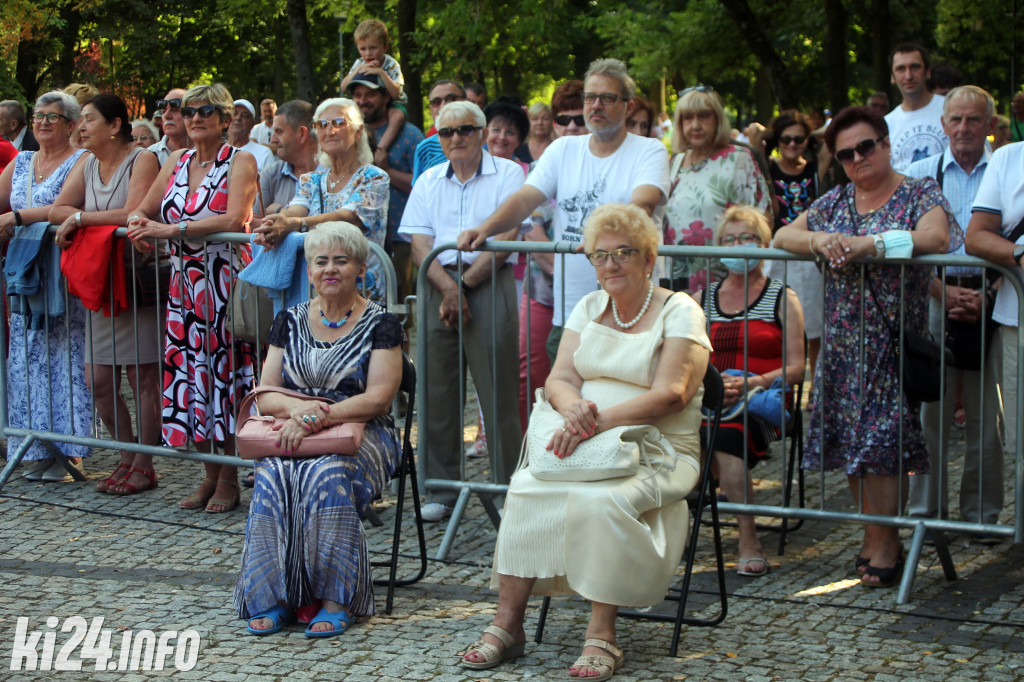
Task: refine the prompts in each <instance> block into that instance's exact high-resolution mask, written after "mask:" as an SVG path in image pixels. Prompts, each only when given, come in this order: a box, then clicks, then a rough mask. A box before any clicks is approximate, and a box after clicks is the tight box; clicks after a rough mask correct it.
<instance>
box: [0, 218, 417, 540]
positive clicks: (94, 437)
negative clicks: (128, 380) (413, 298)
mask: <svg viewBox="0 0 1024 682" xmlns="http://www.w3.org/2000/svg"><path fill="white" fill-rule="evenodd" d="M56 229H57V226H56V225H51V226H50V228H49V231H48V233H47V237H45V238H44V246H46V247H48V246H49V242H48V241H47V240H48V239H50V236H49V235H52V234H53V233H54V232H55V231H56ZM126 233H127V230H126V229H125V228H119V229H117V230H116V231H115V232H114V234H115V236H116V237H124V236H125V235H126ZM250 236H251V235H249V234H247V233H240V232H221V233H215V234H210V235H206V236H203V237H195V238H193V237H190V238H189V241H190V242H200V241H202V242H206V243H209V242H228V243H231V244H248V243H249V238H250ZM126 248H130V246H128V245H126ZM370 251H371V253H372V254H374V255H375V256H377V258H378V259H379V260H380V262H381V265H382V266H383V269H384V275H385V291H386V297H387V306H388V309H389V310H391V311H392V312H395V313H396V314H398V315H400V316H403V315H406V314H407V313H408V306H407V305H405V304H399V303H398V301H397V296H398V284H397V282H398V279H397V276H396V273H395V268H394V264H393V263H392V262H391V258H390V257H389V256H388V255H387V253H386V252H385V251H384V249H383V248H381V247H380V246H379V245H377V244H374V243H372V242H371V243H370ZM232 255H235V251H234V249H232ZM206 257H207V254H206V253H204V260H205V259H206ZM166 258H173V257H172V256H165V257H164V260H165V261H166ZM159 262H160V259H159V257H158V260H157V262H155V263H154V264H153V267H154V268H157V267H158V266H159ZM147 267H148V266H147ZM127 268H131V269H130V270H129V272H131V271H133V270H134V263H132V264H131V265H128V264H126V269H127ZM112 273H113V270H112V271H111V276H113V274H112ZM132 274H133V275H134V272H132ZM45 286H46V283H45V282H44V288H45ZM0 294H2V295H3V296H4V299H5V300H6V280H4V279H3V278H0ZM62 294H63V297H64V301H65V306H66V307H68V306H71V305H73V304H75V302H74V301H73V300H72V298H73V297H72V296H71V295H70V294H69V293H68V290H67V285H66V283H65V284H64V290H63V292H62ZM111 298H112V296H111ZM129 301H131V303H132V306H133V307H134V297H133V295H132V294H131V292H129ZM111 303H112V301H111ZM68 309H69V310H70V308H68ZM165 312H166V311H165ZM85 314H86V332H85V333H86V335H89V334H90V333H91V330H90V328H89V322H90V321H89V318H88V315H89V311H85ZM124 314H127V311H126V313H124ZM162 317H163V316H161V320H160V321H159V322H158V324H160V329H159V330H158V332H159V333H158V338H159V340H160V346H159V349H158V350H159V352H158V355H159V358H160V360H159V361H158V362H160V363H162V361H163V347H164V329H163V319H162ZM110 319H111V322H110V324H111V325H113V318H110ZM50 324H51V322H50V319H49V318H48V317H47V318H44V325H45V326H44V331H46V332H47V335H49V332H50V331H51V328H50ZM59 324H63V325H65V330H67V329H68V328H69V327H70V319H69V315H65V316H64V317H63V318H60V322H59ZM7 334H8V330H7V327H6V326H3V329H2V330H0V335H2V350H3V352H0V376H2V377H3V378H4V381H3V382H2V385H0V420H2V428H0V434H2V435H3V437H4V438H10V437H12V436H13V437H20V438H24V441H23V442H22V443H21V444H20V446H19V447H18V449H17V450H16V451H15V452H14V453H13V454H12V455H9V456H8V458H7V464H6V466H5V467H4V469H3V471H2V472H0V489H2V488H3V486H4V485H6V483H7V481H8V480H10V478H11V476H12V475H13V473H14V471H15V468H16V467H17V466H18V464H19V463H20V462H21V460H22V458H23V457H24V455H25V453H26V452H27V451H28V449H29V448H30V447H31V446H32V445H33V444H35V443H40V444H41V445H42V446H43V447H45V448H46V449H47V450H49V451H50V452H51V454H53V455H55V456H56V459H57V460H58V461H61V462H64V463H65V466H67V465H66V461H65V458H64V456H63V455H62V454H61V453H60V452H59V451H58V450H57V448H56V446H55V444H56V443H66V444H69V445H80V446H86V447H90V448H107V449H114V450H126V451H128V452H138V453H142V454H149V455H154V456H159V457H171V458H174V459H185V460H190V461H194V462H209V463H212V464H222V465H227V466H236V467H249V468H252V467H253V466H254V464H253V462H252V461H251V460H243V459H241V458H239V457H237V456H230V455H219V454H215V453H213V452H203V451H198V450H193V449H191V448H184V449H176V448H169V447H164V446H161V445H143V444H141V443H138V442H134V441H123V440H118V439H117V437H116V433H112V434H111V438H100V437H98V436H99V431H100V429H102V428H103V425H100V424H99V420H98V419H97V414H98V413H97V411H96V407H95V401H93V403H94V404H93V405H91V406H89V409H90V410H91V417H90V419H89V423H90V425H91V428H90V429H88V432H87V433H81V432H77V430H76V429H75V428H74V423H72V433H60V432H57V431H52V430H46V429H39V428H23V427H18V428H15V427H11V426H10V424H9V423H8V403H9V400H8V396H9V394H10V393H12V392H16V391H18V392H22V391H23V392H26V394H27V392H31V391H38V390H46V391H48V393H49V395H48V403H49V406H50V414H49V415H48V420H49V423H50V424H52V418H53V412H52V410H53V405H54V404H55V401H63V400H66V401H67V403H68V406H69V408H70V409H71V410H72V411H75V410H81V409H83V408H82V406H76V405H74V399H73V387H72V385H71V381H72V379H71V378H70V377H69V379H68V385H66V386H54V385H53V382H52V381H47V386H11V385H9V382H8V381H7V378H8V354H7V348H8V342H9V339H8V337H7ZM26 334H27V332H26ZM138 337H139V335H138V329H136V332H135V347H136V350H138ZM66 345H67V346H68V347H67V348H66V349H65V351H66V353H67V354H68V358H69V364H70V362H71V360H70V358H71V354H72V349H71V347H70V342H68V343H67V344H66ZM47 351H49V349H47ZM27 352H28V351H27V348H26V350H25V353H26V362H27ZM261 353H262V349H261V348H260V344H257V346H256V357H255V361H254V368H253V369H254V373H255V375H256V377H258V375H259V371H260V368H261V367H262V357H261ZM84 362H85V363H86V364H90V363H89V358H88V357H85V358H84ZM134 367H135V370H136V376H138V371H139V365H138V364H136V365H134ZM210 369H211V375H212V368H210ZM232 370H233V368H232ZM96 371H97V370H96V369H95V367H94V368H93V372H94V374H93V376H92V377H90V384H93V382H94V381H95V378H96V377H95V372H96ZM159 376H161V377H162V367H161V369H160V375H159ZM47 377H48V378H50V371H49V363H48V362H47ZM160 386H162V380H160V382H159V385H158V389H159V388H160ZM90 397H91V394H90ZM28 404H29V424H32V423H33V419H32V415H31V400H28ZM72 421H73V422H74V420H72ZM134 421H135V424H134V425H133V426H134V431H135V433H136V434H138V433H139V431H140V426H141V424H140V419H139V416H138V409H137V406H136V418H135V420H134ZM117 427H118V424H117V418H116V417H115V425H114V430H115V431H117V430H118V429H117ZM211 442H212V441H211ZM69 471H70V473H71V474H72V475H73V476H74V477H75V478H78V479H80V478H81V476H80V474H79V473H78V472H77V471H74V470H71V469H69ZM371 520H373V519H372V518H371Z"/></svg>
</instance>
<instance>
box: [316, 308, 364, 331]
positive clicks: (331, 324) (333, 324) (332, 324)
mask: <svg viewBox="0 0 1024 682" xmlns="http://www.w3.org/2000/svg"><path fill="white" fill-rule="evenodd" d="M355 309H356V307H355V306H352V307H351V308H349V309H348V312H347V313H345V317H343V318H341V321H340V322H331V321H330V320H328V319H327V316H326V315H324V309H323V308H321V309H320V321H321V322H323V323H324V324H325V325H327V326H328V327H330V328H331V329H337V328H338V327H341V326H342V325H344V324H345V323H346V322H348V318H349V316H350V315H351V314H352V311H353V310H355Z"/></svg>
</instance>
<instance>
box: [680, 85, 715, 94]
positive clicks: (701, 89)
mask: <svg viewBox="0 0 1024 682" xmlns="http://www.w3.org/2000/svg"><path fill="white" fill-rule="evenodd" d="M694 91H696V92H714V91H715V89H714V88H713V87H711V86H710V85H691V86H690V87H688V88H686V89H685V90H683V91H682V92H680V93H679V96H680V97H682V96H683V95H685V94H686V93H688V92H694Z"/></svg>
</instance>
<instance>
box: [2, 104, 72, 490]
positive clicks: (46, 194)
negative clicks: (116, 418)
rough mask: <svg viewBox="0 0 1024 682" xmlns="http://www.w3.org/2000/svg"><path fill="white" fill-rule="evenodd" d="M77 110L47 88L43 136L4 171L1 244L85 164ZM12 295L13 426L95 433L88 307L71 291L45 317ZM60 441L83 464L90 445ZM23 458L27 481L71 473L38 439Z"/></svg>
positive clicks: (45, 207)
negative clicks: (78, 145) (76, 136)
mask: <svg viewBox="0 0 1024 682" xmlns="http://www.w3.org/2000/svg"><path fill="white" fill-rule="evenodd" d="M80 112H81V107H80V106H79V104H78V100H76V99H75V98H74V97H72V96H71V95H69V94H67V93H65V92H62V91H60V90H55V91H53V92H48V93H46V94H45V95H43V96H42V97H40V98H39V100H38V101H37V102H36V108H35V113H34V114H33V116H32V133H33V134H34V135H35V138H36V140H37V141H38V142H39V151H35V152H32V151H24V152H21V153H19V154H18V155H17V156H16V157H15V159H14V161H12V162H11V163H9V164H8V165H7V167H6V168H5V169H4V172H3V173H2V174H0V243H3V242H6V241H7V240H8V239H10V238H11V237H14V236H15V235H21V234H24V233H25V232H26V230H27V229H28V227H29V226H30V225H33V224H34V223H39V222H42V221H47V220H48V217H49V213H50V206H51V205H52V204H53V202H54V201H55V200H56V199H57V195H59V194H60V191H61V188H62V187H63V186H64V181H65V180H67V178H68V176H69V175H70V174H71V171H72V169H74V168H76V167H77V166H78V165H80V164H81V163H84V160H83V156H86V154H85V152H84V150H81V149H74V148H73V147H72V146H71V131H72V130H73V129H74V127H75V124H76V123H77V121H78V115H79V113H80ZM33 229H37V228H33ZM42 244H43V246H42V248H43V249H54V250H56V249H57V246H56V244H54V243H53V242H50V241H49V239H48V237H45V236H44V237H43V242H42ZM63 280H64V278H63V277H62V276H61V275H60V273H59V272H57V273H55V276H54V278H47V285H48V286H49V287H53V286H54V283H55V282H59V286H60V293H59V298H60V299H62V300H63V299H64V295H63V291H64V281H63ZM11 302H12V306H13V308H12V311H11V313H12V314H11V319H10V325H11V328H10V332H9V336H8V339H9V343H10V345H9V348H8V350H7V358H8V366H7V388H8V391H7V399H8V401H9V403H8V406H7V411H8V420H9V424H10V426H13V427H18V428H36V429H41V430H43V431H56V432H58V433H67V434H74V435H77V436H91V435H92V424H91V418H90V417H91V411H90V409H89V406H90V404H91V401H90V398H89V389H88V387H87V384H86V379H85V307H84V306H82V303H81V301H79V300H78V299H77V298H73V297H71V298H68V302H67V309H66V311H65V312H64V314H63V315H61V316H60V317H58V318H57V319H50V320H49V321H46V319H45V318H46V312H47V311H45V310H44V311H38V310H37V311H33V310H30V309H26V308H23V307H22V297H14V298H12V299H11ZM34 313H35V314H34ZM36 314H38V315H36ZM33 318H35V319H33ZM21 444H22V438H20V437H17V436H11V437H10V438H8V439H7V451H8V453H9V454H14V453H15V452H17V450H18V448H19V447H20V446H21ZM55 446H56V447H57V448H59V449H60V450H61V452H63V453H64V454H65V455H66V456H67V457H68V458H69V460H70V462H71V463H72V464H73V465H74V466H75V467H76V468H79V469H81V458H82V457H88V456H89V455H90V454H91V452H92V451H91V449H90V448H87V447H85V446H82V445H69V444H63V443H56V444H55ZM24 460H25V461H26V462H35V464H34V465H33V468H32V470H31V471H30V472H29V473H28V474H26V476H25V477H26V478H28V479H30V480H35V481H38V480H44V481H69V480H71V477H70V476H68V475H67V472H66V470H65V469H64V465H63V464H61V463H60V462H57V461H54V459H53V456H52V455H51V454H50V452H49V450H47V449H46V448H45V447H43V444H42V443H41V442H36V443H35V444H33V445H32V446H31V447H30V448H29V449H28V452H26V453H25V456H24Z"/></svg>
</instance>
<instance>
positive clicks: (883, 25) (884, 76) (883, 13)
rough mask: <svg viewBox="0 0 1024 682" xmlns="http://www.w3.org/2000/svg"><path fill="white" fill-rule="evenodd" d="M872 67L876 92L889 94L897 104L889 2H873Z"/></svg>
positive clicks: (880, 0)
mask: <svg viewBox="0 0 1024 682" xmlns="http://www.w3.org/2000/svg"><path fill="white" fill-rule="evenodd" d="M868 25H869V26H870V27H871V30H870V35H871V65H872V67H873V68H874V71H875V90H881V91H882V92H887V93H889V101H891V102H895V100H894V99H893V97H892V96H893V91H892V78H891V74H892V70H891V69H890V68H889V51H890V50H891V49H892V30H891V27H892V15H891V13H890V12H889V0H871V16H870V18H869V19H868Z"/></svg>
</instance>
